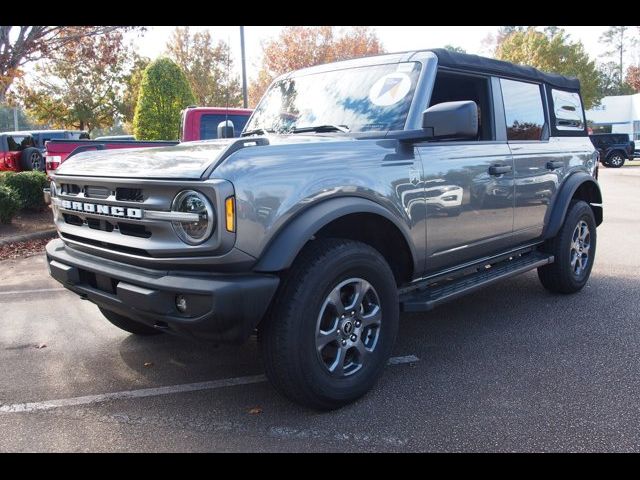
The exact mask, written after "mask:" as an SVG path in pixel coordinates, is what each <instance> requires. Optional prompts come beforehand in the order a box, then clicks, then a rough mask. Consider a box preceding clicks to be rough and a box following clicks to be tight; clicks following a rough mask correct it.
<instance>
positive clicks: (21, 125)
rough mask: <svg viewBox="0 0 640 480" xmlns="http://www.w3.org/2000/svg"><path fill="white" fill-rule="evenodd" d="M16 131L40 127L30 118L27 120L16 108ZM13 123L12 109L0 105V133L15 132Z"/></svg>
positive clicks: (22, 112)
mask: <svg viewBox="0 0 640 480" xmlns="http://www.w3.org/2000/svg"><path fill="white" fill-rule="evenodd" d="M17 114H18V115H17V116H18V129H19V130H29V129H32V128H35V127H41V125H37V124H36V123H35V122H34V121H33V119H32V118H29V117H28V116H27V115H26V114H25V112H24V110H23V109H22V108H19V107H18V110H17ZM14 127H15V125H14V122H13V107H12V106H2V105H0V132H10V131H13V130H15V128H14Z"/></svg>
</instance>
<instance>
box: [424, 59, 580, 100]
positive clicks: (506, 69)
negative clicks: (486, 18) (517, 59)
mask: <svg viewBox="0 0 640 480" xmlns="http://www.w3.org/2000/svg"><path fill="white" fill-rule="evenodd" d="M430 51H431V52H433V53H434V54H435V55H436V56H437V57H438V64H439V65H442V66H444V67H450V68H459V69H461V70H476V71H480V72H487V73H492V74H495V75H504V76H507V77H514V78H521V79H523V80H533V81H536V82H544V83H548V84H549V85H553V86H554V87H558V88H562V89H564V90H575V91H578V90H580V81H579V80H578V79H577V78H574V77H565V76H564V75H558V74H556V73H545V72H541V71H540V70H538V69H537V68H533V67H528V66H525V65H516V64H513V63H509V62H503V61H502V60H495V59H493V58H486V57H481V56H479V55H470V54H468V53H458V52H452V51H450V50H446V49H444V48H434V49H432V50H430Z"/></svg>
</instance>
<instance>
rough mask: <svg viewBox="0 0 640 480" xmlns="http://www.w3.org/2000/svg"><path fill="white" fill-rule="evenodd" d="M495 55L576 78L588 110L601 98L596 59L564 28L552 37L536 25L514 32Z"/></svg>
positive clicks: (502, 58)
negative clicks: (571, 39)
mask: <svg viewBox="0 0 640 480" xmlns="http://www.w3.org/2000/svg"><path fill="white" fill-rule="evenodd" d="M496 57H497V58H499V59H501V60H507V61H509V62H513V63H519V64H522V65H530V66H532V67H536V68H538V69H540V70H542V71H545V72H552V73H559V74H561V75H567V76H574V77H577V78H578V79H579V80H580V87H581V93H582V100H583V102H584V107H585V108H587V109H588V108H591V107H592V106H593V105H595V104H596V103H597V102H598V101H599V100H600V98H601V96H600V92H599V89H598V87H599V80H598V74H597V70H596V65H595V62H593V61H592V60H590V59H589V56H588V55H587V53H586V52H585V50H584V47H583V45H582V43H581V42H571V41H570V40H569V39H568V36H567V35H566V34H565V32H564V31H563V30H560V31H559V32H558V33H556V34H555V35H554V36H553V37H551V38H550V37H548V36H547V35H545V34H544V33H541V32H538V31H536V30H534V29H533V28H529V29H527V30H526V31H525V32H514V33H512V34H510V35H509V36H508V37H507V38H506V39H505V40H504V41H503V42H502V44H500V45H499V46H498V49H497V51H496Z"/></svg>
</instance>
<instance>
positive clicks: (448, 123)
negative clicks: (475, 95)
mask: <svg viewBox="0 0 640 480" xmlns="http://www.w3.org/2000/svg"><path fill="white" fill-rule="evenodd" d="M394 136H395V138H397V139H398V140H399V141H401V142H404V143H414V142H425V141H428V140H438V139H449V138H450V139H457V138H460V139H462V138H476V137H477V136H478V105H476V102H473V101H471V100H464V101H459V102H443V103H438V104H436V105H433V106H432V107H429V108H427V109H426V110H425V111H424V112H423V113H422V128H420V129H418V130H403V131H400V132H397V133H396V134H395V135H394Z"/></svg>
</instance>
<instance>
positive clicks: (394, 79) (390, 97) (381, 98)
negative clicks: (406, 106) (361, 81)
mask: <svg viewBox="0 0 640 480" xmlns="http://www.w3.org/2000/svg"><path fill="white" fill-rule="evenodd" d="M409 90H411V79H410V78H409V76H408V75H407V74H406V73H400V72H395V73H389V74H388V75H385V76H383V77H382V78H380V79H378V81H377V82H376V83H374V84H373V86H372V87H371V90H369V100H370V101H371V103H373V104H374V105H378V106H379V107H388V106H390V105H394V104H396V103H398V102H399V101H400V100H402V99H403V98H404V97H406V96H407V93H409Z"/></svg>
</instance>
